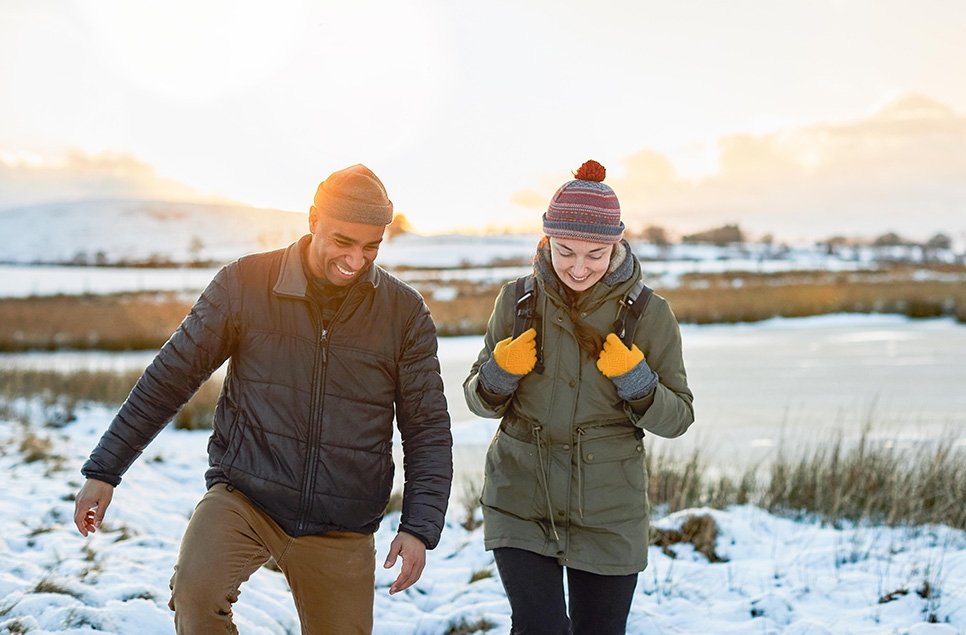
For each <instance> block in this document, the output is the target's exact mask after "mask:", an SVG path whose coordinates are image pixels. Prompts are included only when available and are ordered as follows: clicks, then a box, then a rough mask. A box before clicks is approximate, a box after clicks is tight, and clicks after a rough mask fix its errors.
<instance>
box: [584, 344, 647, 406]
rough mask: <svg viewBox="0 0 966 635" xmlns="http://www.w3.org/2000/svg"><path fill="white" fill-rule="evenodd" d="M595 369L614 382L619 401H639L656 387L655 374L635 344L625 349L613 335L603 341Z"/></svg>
mask: <svg viewBox="0 0 966 635" xmlns="http://www.w3.org/2000/svg"><path fill="white" fill-rule="evenodd" d="M597 369H598V370H600V372H602V373H603V374H604V375H605V376H606V377H609V378H610V380H611V381H612V382H614V385H615V386H617V394H618V395H619V396H620V398H621V399H627V400H631V399H640V398H642V397H645V396H647V395H648V394H649V393H650V392H651V391H652V390H654V388H655V386H657V373H655V372H654V371H653V370H651V367H650V366H648V365H647V361H645V359H644V353H642V352H641V349H639V348H637V344H631V347H630V348H627V347H626V346H625V345H624V342H622V341H621V339H620V338H619V337H617V335H616V334H615V333H611V334H609V335H608V336H607V339H606V340H605V341H604V348H603V350H602V351H601V352H600V357H598V358H597Z"/></svg>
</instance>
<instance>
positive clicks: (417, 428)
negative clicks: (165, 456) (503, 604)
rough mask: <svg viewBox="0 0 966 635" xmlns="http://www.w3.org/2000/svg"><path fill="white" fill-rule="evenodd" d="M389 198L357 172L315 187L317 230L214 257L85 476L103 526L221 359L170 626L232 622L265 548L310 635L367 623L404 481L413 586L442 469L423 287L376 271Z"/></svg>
mask: <svg viewBox="0 0 966 635" xmlns="http://www.w3.org/2000/svg"><path fill="white" fill-rule="evenodd" d="M391 221H392V202H391V201H390V200H389V198H388V196H387V195H386V190H385V188H384V186H383V184H382V182H381V181H380V180H379V179H378V178H377V177H376V175H375V174H373V173H372V172H371V171H370V170H369V169H368V168H366V167H365V166H362V165H355V166H352V167H349V168H346V169H344V170H340V171H337V172H335V173H333V174H332V175H330V176H329V177H328V178H327V179H326V180H325V181H323V182H322V183H321V184H320V185H319V187H318V190H317V192H316V194H315V200H314V205H312V206H311V208H310V211H309V231H310V235H307V236H304V237H303V238H302V239H301V240H299V241H298V242H296V243H294V244H292V245H290V246H289V247H288V248H286V249H282V250H278V251H272V252H267V253H261V254H253V255H249V256H245V257H243V258H241V259H239V260H237V261H235V262H233V263H231V264H229V265H227V266H225V267H224V268H222V269H221V270H220V271H219V272H218V274H217V275H216V276H215V278H214V280H213V281H212V282H211V284H209V286H208V288H207V289H205V291H204V293H202V295H201V297H200V298H199V299H198V301H197V303H196V304H195V305H194V307H193V308H192V309H191V312H190V313H189V314H188V316H187V317H186V318H185V320H184V322H182V324H181V326H180V327H179V328H178V330H177V331H176V332H175V333H174V335H172V337H171V339H170V340H169V341H168V342H167V343H166V344H165V345H164V347H163V348H162V349H161V351H160V352H159V353H158V355H157V357H155V359H154V361H153V362H152V363H151V365H150V366H149V367H148V368H147V369H146V370H145V372H144V374H143V375H142V376H141V379H140V380H139V381H138V383H137V385H136V386H135V387H134V389H133V390H132V392H131V395H130V397H129V398H128V399H127V401H126V402H125V403H124V405H123V406H121V409H120V410H119V411H118V413H117V416H116V417H115V418H114V420H113V421H112V422H111V425H110V427H109V428H108V430H107V432H105V434H104V436H103V437H102V438H101V440H100V441H99V443H98V444H97V447H96V448H95V449H94V451H93V453H92V454H91V457H90V460H88V461H87V463H86V464H85V465H84V466H83V469H82V470H81V471H82V472H83V474H84V475H85V476H86V477H87V482H86V483H85V484H84V486H83V487H82V488H81V490H80V492H79V493H78V495H77V498H76V503H75V512H74V523H75V524H76V525H77V528H78V529H79V530H80V532H81V533H82V534H83V535H85V536H86V535H88V533H90V532H93V531H96V529H97V528H98V527H100V525H101V522H102V520H103V518H104V513H105V512H106V510H107V507H108V505H110V502H111V497H112V495H113V489H114V486H116V485H117V484H118V483H119V482H120V480H121V475H122V474H123V473H124V472H125V471H126V470H127V468H128V467H129V466H130V465H131V463H132V462H133V461H134V459H135V458H137V456H138V455H139V454H140V453H141V451H142V450H143V449H144V448H145V446H147V444H148V443H149V442H150V441H151V439H153V438H154V437H155V435H157V434H158V432H159V431H160V430H161V429H162V428H163V427H164V426H165V424H166V423H167V422H168V421H170V420H171V418H172V417H173V416H174V415H175V414H176V413H177V411H178V410H179V409H180V408H181V407H182V406H183V405H184V404H185V403H186V402H187V401H188V399H189V398H190V397H191V395H192V394H193V393H194V392H195V391H196V390H197V389H198V388H199V387H200V386H201V384H202V383H203V382H204V381H205V380H206V379H207V378H208V376H209V375H210V374H211V373H212V372H213V371H214V370H216V369H217V368H218V367H220V366H221V364H222V363H223V362H224V361H225V360H226V359H228V360H230V361H229V364H228V372H227V375H226V378H225V384H224V388H223V389H222V392H221V395H220V397H219V399H218V407H217V409H216V411H215V422H214V430H213V432H212V435H211V438H210V440H209V442H208V460H209V466H210V467H209V469H208V471H207V472H206V473H205V479H206V483H207V486H208V491H207V493H206V494H205V496H204V497H203V498H202V499H201V502H200V503H199V504H198V506H197V508H196V509H195V512H194V514H193V515H192V517H191V520H190V521H189V523H188V527H187V529H186V530H185V535H184V538H183V540H182V543H181V551H180V553H179V555H178V562H177V564H176V565H175V573H174V576H173V577H172V578H171V601H170V603H169V605H170V606H171V608H172V609H173V610H174V611H175V627H176V629H177V632H178V633H180V634H186V633H192V634H205V635H208V634H213V633H236V632H237V631H236V630H235V627H234V625H233V623H232V618H231V606H232V603H233V602H234V601H235V600H237V598H238V593H239V586H240V585H241V583H242V582H244V581H245V580H247V579H248V578H249V576H250V575H251V574H252V573H254V572H255V571H256V570H257V569H258V568H259V567H260V566H261V565H262V564H264V563H265V562H266V561H268V559H269V558H270V557H271V558H274V559H275V562H276V563H277V564H278V566H279V568H280V569H281V570H282V571H283V572H284V574H285V576H286V579H287V581H288V583H289V586H290V587H291V589H292V593H293V596H294V599H295V604H296V607H297V608H298V613H299V619H300V621H301V624H302V632H303V633H315V634H327V633H370V632H371V631H372V606H373V597H374V587H375V548H374V541H373V536H372V534H373V533H374V532H375V531H376V529H377V528H378V526H379V522H380V520H381V518H382V516H383V514H384V511H385V509H386V504H387V502H388V500H389V495H390V490H391V487H392V480H393V479H392V477H393V461H392V422H393V419H394V418H395V421H396V425H397V426H398V428H399V431H400V434H401V437H402V447H403V452H404V470H405V486H404V490H403V511H402V518H401V521H400V525H399V533H398V534H397V535H396V537H395V538H394V540H393V541H392V544H391V546H390V550H389V554H388V557H387V559H386V562H385V565H384V566H385V567H386V568H391V567H392V566H394V564H395V562H396V559H397V557H401V558H402V568H401V571H400V574H399V576H398V577H397V578H396V580H395V581H394V582H393V584H392V586H391V587H390V589H389V593H390V594H392V593H397V592H399V591H402V590H404V589H406V588H407V587H409V586H410V585H412V584H413V583H415V582H416V581H417V580H418V579H419V577H420V574H421V573H422V569H423V566H424V565H425V552H426V549H432V548H433V547H435V546H436V544H437V542H438V540H439V535H440V532H441V530H442V527H443V516H444V514H445V511H446V506H447V502H448V499H449V492H450V486H451V482H452V475H453V465H452V436H451V434H450V419H449V415H448V414H447V410H446V400H445V398H444V396H443V383H442V378H441V377H440V372H439V361H438V359H437V357H436V329H435V326H434V325H433V322H432V319H431V318H430V315H429V311H428V309H427V308H426V305H425V304H424V303H423V301H422V298H421V297H420V296H419V294H418V293H416V291H414V290H413V289H411V288H410V287H408V286H406V285H405V284H403V283H402V282H400V281H399V280H397V279H395V278H394V277H392V276H391V275H389V274H388V273H386V272H385V271H383V270H382V269H379V268H378V267H376V266H375V265H374V264H373V260H374V259H375V258H376V255H377V253H378V251H379V245H380V243H381V241H382V237H383V233H384V231H385V227H386V225H388V224H389V223H390V222H391Z"/></svg>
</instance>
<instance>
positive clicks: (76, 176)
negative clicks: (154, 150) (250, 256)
mask: <svg viewBox="0 0 966 635" xmlns="http://www.w3.org/2000/svg"><path fill="white" fill-rule="evenodd" d="M107 198H124V199H128V198H129V199H156V200H178V201H193V202H229V201H228V200H227V199H225V198H223V197H217V196H209V195H205V194H202V193H200V192H198V191H197V190H195V189H194V188H191V187H189V186H187V185H185V184H183V183H180V182H178V181H175V180H173V179H168V178H164V177H161V176H158V174H157V173H156V172H155V170H154V168H153V167H152V166H151V165H149V164H147V163H145V162H143V161H141V160H140V159H137V158H136V157H134V156H131V155H129V154H120V153H104V154H98V155H94V156H92V155H88V154H85V153H82V152H72V153H70V154H68V156H67V157H66V158H65V159H64V160H63V161H61V162H57V163H51V162H43V161H24V160H16V159H3V158H2V157H0V209H3V208H10V207H18V206H21V205H30V204H35V203H47V202H55V201H65V200H81V199H107Z"/></svg>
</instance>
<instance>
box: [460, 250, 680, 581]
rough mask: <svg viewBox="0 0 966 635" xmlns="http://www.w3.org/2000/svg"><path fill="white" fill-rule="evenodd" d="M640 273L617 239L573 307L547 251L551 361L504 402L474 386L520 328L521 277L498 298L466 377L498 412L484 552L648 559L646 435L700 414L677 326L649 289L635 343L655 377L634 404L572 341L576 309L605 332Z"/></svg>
mask: <svg viewBox="0 0 966 635" xmlns="http://www.w3.org/2000/svg"><path fill="white" fill-rule="evenodd" d="M641 275H642V272H641V267H640V263H639V262H638V261H637V259H636V258H635V257H634V256H633V254H632V253H631V251H630V246H629V245H628V244H627V243H626V241H624V242H621V243H618V247H617V249H615V254H614V256H613V257H612V259H611V266H610V268H609V270H608V273H607V274H605V277H604V278H603V279H602V280H600V281H599V282H597V283H596V284H595V285H594V286H593V287H591V288H590V289H588V290H587V291H584V292H583V293H582V294H581V295H580V298H579V300H578V306H577V311H576V312H575V313H571V311H570V310H569V308H568V307H567V304H566V302H565V301H564V299H563V298H562V294H561V286H560V285H561V283H560V282H559V279H558V278H557V277H556V274H554V273H553V270H552V267H551V265H550V255H549V252H548V251H547V250H546V249H543V250H541V252H540V253H539V254H538V257H537V259H536V265H535V277H536V283H537V285H536V288H537V300H536V306H535V309H536V314H537V317H536V318H535V319H534V326H535V327H536V329H537V346H538V348H540V347H542V350H543V361H544V367H545V368H544V370H543V372H542V373H538V372H536V371H534V372H531V373H529V374H527V375H525V376H523V378H522V379H521V381H520V384H519V386H518V387H517V390H516V391H515V392H514V393H513V394H512V395H511V396H509V397H507V398H504V399H505V401H503V402H502V403H499V401H500V399H501V398H500V397H498V396H495V395H488V398H484V396H483V395H484V393H485V391H484V389H483V388H482V387H481V386H480V384H479V369H480V367H481V366H482V365H483V364H484V363H485V362H486V361H487V360H489V359H490V357H491V356H492V354H493V349H494V347H495V346H496V344H497V342H499V341H500V340H503V339H505V338H507V337H510V336H511V335H512V331H513V317H514V304H515V297H514V296H515V290H514V283H513V282H510V283H509V284H507V285H506V286H504V287H503V290H502V292H501V293H500V295H499V296H498V297H497V299H496V303H495V306H494V310H493V314H492V315H491V317H490V320H489V323H488V325H487V330H486V336H485V340H484V342H485V346H484V348H483V350H482V351H480V354H479V357H478V358H477V360H476V362H475V363H474V364H473V367H472V369H471V371H470V374H469V376H468V377H467V379H466V381H465V382H464V384H463V389H464V394H465V397H466V402H467V405H468V406H469V408H470V410H471V411H473V412H474V413H475V414H477V415H479V416H481V417H488V418H500V419H501V422H500V427H499V429H498V431H497V433H496V434H495V436H494V438H493V440H492V441H491V443H490V447H489V449H488V450H487V454H486V465H485V471H484V485H483V492H482V496H481V499H482V504H483V518H484V544H485V547H486V548H487V549H494V548H497V547H513V548H517V549H525V550H527V551H532V552H535V553H539V554H542V555H545V556H550V557H556V558H557V559H558V561H559V562H560V564H561V565H563V566H567V567H573V568H575V569H579V570H582V571H589V572H591V573H596V574H599V575H628V574H633V573H637V572H639V571H642V570H644V568H645V567H646V566H647V549H648V521H649V508H648V499H647V471H646V468H645V462H644V453H645V449H644V444H643V442H642V439H641V437H642V436H643V434H642V431H644V430H646V431H647V432H650V433H653V434H656V435H658V436H661V437H667V438H673V437H677V436H680V435H681V434H683V433H684V432H685V431H686V430H687V429H688V427H689V426H690V425H691V423H692V422H693V421H694V410H693V408H692V394H691V391H690V389H689V388H688V384H687V375H686V373H685V369H684V361H683V356H682V347H681V333H680V329H679V328H678V323H677V320H676V319H675V317H674V314H673V313H672V312H671V308H670V306H669V305H668V303H667V302H666V301H665V300H664V299H663V298H662V297H660V296H658V295H656V294H655V295H652V296H651V299H650V301H649V302H648V305H647V307H646V309H645V311H644V313H643V315H642V316H641V318H640V320H639V321H638V324H637V331H636V334H635V338H634V342H635V343H636V344H637V346H638V348H640V349H641V351H642V352H643V353H644V356H645V360H646V361H647V363H648V365H649V366H650V368H651V369H652V370H653V371H654V372H655V373H657V375H658V378H659V383H658V385H657V388H656V389H655V391H654V392H653V393H652V394H651V395H649V396H647V397H645V398H644V399H642V400H640V401H638V402H635V403H629V402H627V401H625V400H623V399H621V398H620V397H619V396H618V395H617V389H616V387H615V385H614V383H613V382H612V381H611V380H610V379H609V378H607V377H606V376H604V375H603V374H602V373H601V372H600V370H598V368H597V366H596V362H597V360H596V359H591V357H590V355H588V354H587V353H586V352H584V351H582V350H581V349H580V347H579V346H578V345H577V340H576V338H575V335H574V324H573V319H572V317H571V315H575V316H577V318H578V319H579V320H581V321H582V322H583V323H584V324H586V325H588V326H590V327H592V328H594V329H596V330H597V331H598V332H599V333H600V334H601V335H602V336H606V335H607V334H608V333H610V332H611V331H612V329H613V324H614V321H615V318H616V316H617V311H618V308H619V304H620V301H621V300H622V298H623V297H624V296H625V295H626V294H627V293H628V291H630V289H631V287H633V285H634V283H635V282H636V281H637V280H638V278H640V277H641ZM495 404H496V405H495ZM640 413H642V414H640Z"/></svg>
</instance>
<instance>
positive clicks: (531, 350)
mask: <svg viewBox="0 0 966 635" xmlns="http://www.w3.org/2000/svg"><path fill="white" fill-rule="evenodd" d="M536 337H537V331H536V330H534V329H527V330H526V331H524V332H523V333H521V334H520V336H519V337H518V338H516V339H515V340H514V339H511V338H509V337H508V338H506V339H505V340H501V341H500V342H497V345H496V348H494V349H493V359H494V361H496V363H497V364H499V365H500V368H502V369H503V370H505V371H506V372H508V373H513V374H514V375H526V374H527V373H529V372H530V371H531V370H533V367H534V366H535V365H536V364H537V343H536V342H535V341H534V340H535V339H536Z"/></svg>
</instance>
